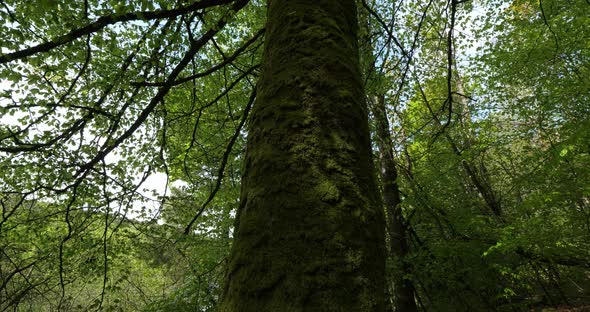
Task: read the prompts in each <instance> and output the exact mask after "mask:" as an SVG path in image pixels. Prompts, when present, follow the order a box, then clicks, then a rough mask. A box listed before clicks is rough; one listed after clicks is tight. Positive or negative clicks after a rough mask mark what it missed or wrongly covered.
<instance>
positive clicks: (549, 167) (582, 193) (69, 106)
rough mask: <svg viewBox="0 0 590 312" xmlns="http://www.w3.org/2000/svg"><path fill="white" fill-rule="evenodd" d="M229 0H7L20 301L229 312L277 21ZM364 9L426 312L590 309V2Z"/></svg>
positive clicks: (5, 60) (3, 195) (372, 83)
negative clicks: (264, 61)
mask: <svg viewBox="0 0 590 312" xmlns="http://www.w3.org/2000/svg"><path fill="white" fill-rule="evenodd" d="M226 2H227V1H219V2H216V1H211V2H208V1H200V2H199V1H163V0H162V1H159V0H158V1H154V0H127V1H107V0H88V1H66V0H43V1H15V0H5V1H1V2H0V21H1V22H2V25H3V27H2V28H0V38H2V40H0V204H1V209H2V214H1V218H0V310H14V311H58V310H59V311H90V310H96V311H99V310H103V311H215V306H216V304H217V301H218V300H219V296H220V294H221V287H222V285H221V283H222V282H221V281H222V278H223V276H224V274H225V266H226V259H225V258H226V256H227V254H228V252H229V248H230V245H231V239H232V233H233V222H234V216H235V211H236V209H237V207H238V205H239V189H240V177H241V175H242V174H243V172H242V170H241V169H242V161H243V152H244V149H245V139H246V133H247V131H246V129H247V127H246V125H245V124H244V123H245V122H246V121H247V118H248V116H247V112H248V111H249V108H248V107H249V105H250V104H251V103H250V97H251V96H252V94H253V93H252V91H253V89H254V86H255V85H256V79H257V77H258V73H259V67H258V66H259V64H260V62H261V57H262V51H261V50H262V49H261V47H262V42H263V32H261V31H260V30H261V29H262V28H263V25H264V24H265V3H264V2H263V1H250V2H249V3H248V4H247V5H245V6H244V7H243V8H242V7H240V6H239V5H238V4H245V2H243V3H242V1H233V2H232V3H230V4H226ZM364 2H365V6H363V9H361V10H359V16H360V17H361V18H360V20H361V21H363V24H366V25H362V27H361V34H360V36H361V37H362V38H363V40H364V41H363V42H361V46H362V47H364V49H365V51H364V52H363V54H362V56H361V59H362V64H363V65H364V66H365V68H364V75H363V76H364V77H363V78H364V79H365V82H366V86H365V88H366V90H367V92H368V93H369V94H370V95H379V94H385V95H386V99H387V102H388V107H387V114H388V117H389V121H390V124H391V129H390V130H391V133H392V138H391V139H392V140H393V145H394V149H395V160H396V162H397V164H398V172H399V177H398V181H397V182H398V184H399V185H400V188H401V193H402V204H401V208H402V210H403V214H404V220H405V222H406V226H407V229H408V236H409V239H408V242H409V246H410V250H409V254H408V256H407V257H406V259H404V261H405V262H404V263H405V264H407V265H408V267H409V268H410V273H408V274H407V276H406V278H407V279H408V280H410V281H411V282H412V283H413V284H414V286H415V288H416V290H417V291H416V298H417V300H418V302H419V307H421V309H424V310H427V311H511V310H512V311H527V310H530V309H533V308H542V307H546V306H557V305H559V304H569V305H571V306H574V305H584V304H586V305H588V302H589V301H590V298H589V295H588V293H590V281H589V276H590V275H589V265H588V263H590V243H589V242H590V166H589V164H590V145H589V144H588V142H590V105H588V103H589V101H590V79H589V78H588V77H590V40H589V39H588V38H590V15H589V14H588V12H589V11H590V5H589V4H588V1H587V0H570V1H563V0H542V1H539V0H512V1H506V0H482V1H444V0H433V1H417V0H416V1H414V0H411V1H401V2H399V1H398V2H393V1H364ZM203 3H211V4H210V5H205V4H203ZM200 5H203V6H200ZM188 6H196V7H191V8H190V9H185V8H187V7H188ZM367 8H370V11H369V10H367ZM162 12H165V13H166V15H158V14H162ZM452 21H454V24H453V29H451V25H452ZM334 26H335V27H336V26H337V25H334ZM86 30H87V31H86ZM451 30H452V31H451ZM309 33H310V38H311V37H312V36H321V35H322V34H317V33H314V32H313V29H309ZM35 49H36V50H35ZM325 70H327V69H325V68H318V69H315V70H313V71H310V73H309V74H310V76H311V77H313V78H314V79H316V78H321V77H322V75H323V71H325ZM287 78H288V77H287ZM321 87H322V88H328V89H329V88H330V85H329V84H328V83H322V84H321ZM336 96H338V97H341V98H349V97H351V96H352V93H351V92H349V91H348V90H339V91H338V94H337V95H336ZM371 101H372V99H370V101H369V102H371ZM249 103H250V104H249ZM287 104H289V103H287ZM299 117H301V116H299ZM372 117H374V116H372ZM312 119H313V116H311V117H309V118H307V119H305V120H303V119H301V120H303V121H301V122H302V123H303V125H306V126H307V125H308V123H309V122H311V120H312ZM340 141H342V140H341V139H340ZM340 141H339V142H337V143H338V144H344V145H346V144H347V142H346V141H342V142H340ZM314 144H319V143H318V142H314ZM298 148H299V149H300V151H301V152H302V153H303V152H306V151H307V149H306V146H305V145H304V144H302V145H301V146H298ZM327 166H328V168H329V169H334V168H332V167H333V166H332V164H328V165H327ZM347 170H349V169H348V168H335V170H332V171H338V172H347ZM150 175H151V176H152V178H147V177H148V176H150ZM163 176H164V177H165V178H161V177H163ZM154 177H156V178H154ZM157 177H160V179H164V180H166V181H159V182H162V183H160V184H165V185H166V187H162V188H160V189H159V190H158V191H154V188H155V187H154V186H153V185H152V184H153V182H150V181H153V180H154V179H158V178H157ZM144 179H147V182H143V181H144ZM282 182H283V181H277V183H282ZM142 183H143V184H142ZM320 188H321V189H320V190H319V191H320V192H319V193H321V194H323V196H324V197H325V198H324V199H325V200H326V201H331V200H335V199H337V198H339V196H340V195H341V194H340V193H339V191H338V190H337V189H334V187H333V185H331V184H330V183H328V184H325V185H323V184H322V185H320ZM144 189H145V190H144ZM193 221H194V223H193ZM398 270H400V268H399V267H395V266H390V272H389V274H390V276H395V274H398V272H399V271H398ZM392 280H393V279H392ZM394 287H395V285H394Z"/></svg>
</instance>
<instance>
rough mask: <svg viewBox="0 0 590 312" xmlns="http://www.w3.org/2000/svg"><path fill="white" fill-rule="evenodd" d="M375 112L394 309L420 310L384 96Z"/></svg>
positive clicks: (379, 97)
mask: <svg viewBox="0 0 590 312" xmlns="http://www.w3.org/2000/svg"><path fill="white" fill-rule="evenodd" d="M373 114H374V116H375V123H376V130H377V131H376V135H377V138H376V141H377V146H378V148H379V155H380V159H379V164H380V167H381V185H382V186H383V191H382V192H383V201H384V204H385V209H386V211H387V218H388V221H389V246H390V252H391V259H392V260H393V264H394V267H395V268H396V269H397V270H396V272H395V273H394V274H395V275H394V277H393V287H394V289H393V297H394V302H393V306H394V311H398V312H414V311H418V308H417V307H416V301H415V300H414V292H415V289H414V285H413V284H412V281H411V280H409V279H408V278H406V276H407V275H409V274H410V273H411V270H410V268H409V267H408V265H407V264H406V263H405V262H404V257H406V255H407V254H408V251H409V248H408V241H407V234H406V225H405V221H404V216H403V215H402V210H401V207H400V204H401V196H400V191H399V186H398V184H397V168H396V163H395V158H394V155H393V142H392V140H391V132H390V130H389V121H388V120H387V114H386V113H385V95H384V94H382V95H379V96H377V99H376V101H375V103H374V105H373Z"/></svg>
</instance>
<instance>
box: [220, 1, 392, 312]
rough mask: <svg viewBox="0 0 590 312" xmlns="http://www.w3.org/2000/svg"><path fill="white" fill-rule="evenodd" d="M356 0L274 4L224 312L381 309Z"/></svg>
mask: <svg viewBox="0 0 590 312" xmlns="http://www.w3.org/2000/svg"><path fill="white" fill-rule="evenodd" d="M357 27H358V25H357V16H356V5H355V0H345V1H343V0H330V1H328V0H323V1H317V0H272V1H270V0H269V1H268V21H267V28H266V39H265V55H264V62H263V68H262V75H261V78H260V81H259V84H258V91H257V94H258V96H257V100H256V103H255V105H254V107H253V109H252V115H251V119H250V124H249V132H248V143H247V148H246V157H245V165H244V173H243V179H242V191H241V204H240V207H239V208H238V212H237V216H236V218H237V220H236V227H235V233H234V245H233V247H232V252H231V255H230V258H229V263H228V270H227V273H226V282H225V286H224V290H223V295H222V299H221V303H220V310H221V311H383V310H384V306H385V263H384V260H385V242H384V235H385V234H384V217H383V211H382V209H381V204H380V200H379V195H378V192H377V189H376V184H375V178H374V167H373V162H372V159H371V144H370V137H369V127H368V120H367V107H366V103H365V97H364V91H363V87H362V80H361V73H360V70H359V52H358V44H357Z"/></svg>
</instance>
